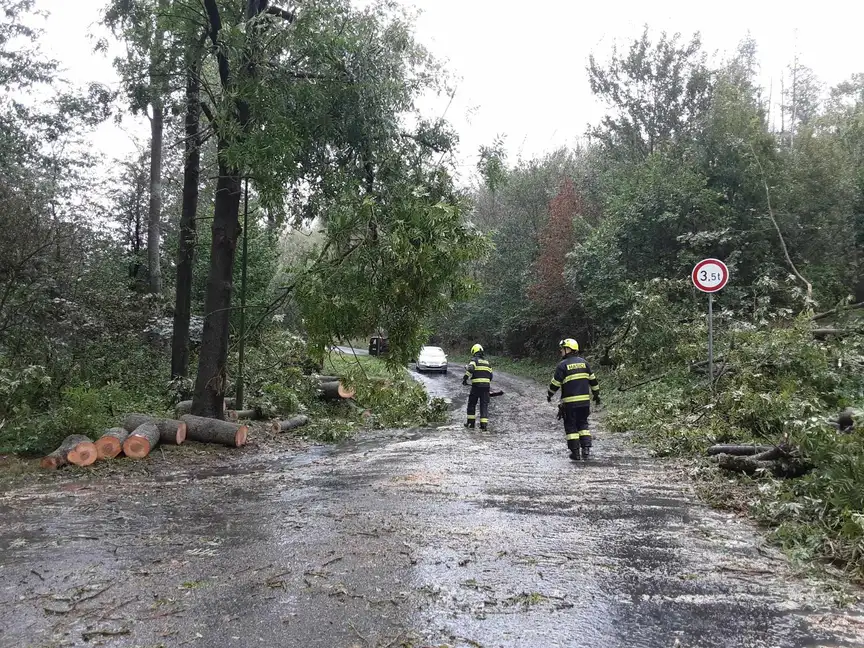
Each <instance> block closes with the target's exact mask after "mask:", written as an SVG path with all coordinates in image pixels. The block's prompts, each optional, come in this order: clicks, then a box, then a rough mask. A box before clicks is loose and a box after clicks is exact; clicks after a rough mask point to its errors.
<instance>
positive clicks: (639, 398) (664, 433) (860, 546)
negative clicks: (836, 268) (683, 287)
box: [606, 296, 864, 578]
mask: <svg viewBox="0 0 864 648" xmlns="http://www.w3.org/2000/svg"><path fill="white" fill-rule="evenodd" d="M645 303H648V304H650V303H655V304H658V305H660V308H659V310H658V309H656V308H652V309H651V311H652V312H653V314H652V316H651V317H652V320H653V329H652V330H650V331H647V332H646V334H642V333H641V332H640V333H638V334H636V335H631V336H630V337H629V338H628V339H627V340H626V341H625V342H624V344H623V348H621V349H619V351H618V356H619V358H621V359H623V360H624V361H623V362H622V363H621V365H620V366H619V368H618V370H617V371H616V374H615V376H614V381H615V382H617V383H618V384H620V385H622V386H623V388H624V389H625V391H623V392H621V391H612V392H610V394H609V395H610V398H609V402H610V405H611V411H610V413H609V414H608V416H607V417H606V424H607V426H608V427H609V429H611V430H612V431H625V430H627V431H633V432H634V435H635V438H636V439H638V440H640V441H642V442H645V443H647V444H648V445H649V446H650V448H651V450H652V452H653V453H655V454H658V455H687V454H699V455H701V454H703V453H704V451H705V448H706V447H707V446H709V445H711V444H714V443H749V442H758V443H767V444H773V443H780V442H782V441H784V440H785V441H787V442H788V443H789V444H791V445H792V446H793V447H795V448H798V449H799V451H800V452H801V454H802V455H803V457H804V459H805V460H806V461H807V462H809V463H810V464H812V465H813V466H814V468H813V470H812V471H811V472H809V473H808V474H806V475H804V476H803V477H799V478H794V479H786V480H782V479H775V478H773V477H771V476H769V475H758V476H756V477H754V478H752V479H751V478H746V477H742V478H741V483H742V484H745V485H746V484H752V485H754V486H758V488H754V489H753V490H752V493H751V497H750V509H751V512H752V513H753V514H754V515H755V516H756V517H757V519H759V520H760V521H762V522H764V523H766V524H769V525H770V526H771V527H772V534H773V536H774V537H775V538H776V540H777V541H778V542H779V543H780V544H782V545H783V546H784V547H785V548H786V549H787V550H788V551H789V552H790V553H791V554H792V555H793V556H795V557H799V558H802V559H807V560H812V559H813V558H815V557H822V558H826V559H829V560H831V561H833V562H835V563H837V564H842V565H846V566H847V567H848V568H849V570H850V571H851V572H853V573H854V574H856V575H857V576H859V577H862V578H864V517H862V514H861V511H862V510H864V431H862V428H861V427H859V428H858V431H856V432H855V433H854V434H842V433H840V432H838V431H837V430H836V429H835V428H834V427H831V426H830V425H828V421H829V419H830V418H832V417H836V415H837V414H838V413H839V411H840V410H842V409H843V408H845V407H849V406H852V407H860V406H861V404H862V403H864V340H862V339H861V337H860V336H857V335H853V336H849V337H845V338H837V337H829V338H828V339H826V340H818V339H814V336H813V333H812V327H813V325H812V323H811V321H810V319H809V318H808V317H806V316H804V317H801V318H799V319H797V320H789V319H783V316H784V315H785V313H780V312H777V313H775V316H774V317H762V318H760V319H759V320H757V323H756V324H753V323H750V322H747V321H742V320H738V319H735V318H733V317H732V316H730V315H721V318H720V321H721V322H722V326H721V327H720V328H719V331H718V350H717V355H718V358H719V360H718V363H717V366H718V369H719V371H720V374H721V375H719V377H718V378H717V379H716V382H715V388H714V394H713V395H712V394H711V392H710V390H709V386H708V380H707V375H706V374H707V372H702V373H699V372H696V371H693V367H691V365H692V364H694V363H697V362H699V361H701V360H702V359H703V355H704V338H703V337H702V336H704V335H705V330H704V326H702V327H700V326H692V325H686V324H680V323H679V322H678V321H677V320H676V319H675V318H676V317H679V316H680V315H681V312H680V310H679V311H678V313H677V314H676V315H674V316H672V315H671V314H669V315H666V316H664V314H663V311H664V307H663V298H662V297H657V296H654V297H652V298H651V299H649V300H646V302H645ZM671 312H674V311H670V313H671ZM634 328H638V329H639V330H640V331H641V330H642V329H643V328H644V327H642V326H638V327H634ZM676 331H677V334H676ZM676 335H678V336H680V339H681V340H682V343H681V344H680V345H679V346H678V347H677V348H676V349H675V350H674V352H671V353H669V354H668V355H664V354H657V353H651V352H650V351H649V349H648V348H646V346H652V347H653V346H654V345H656V344H657V340H663V339H667V338H669V339H674V337H675V336H676ZM699 338H702V340H703V341H702V344H701V345H700V344H699V343H698V342H699ZM647 340H651V341H652V342H650V343H648V342H646V341H647ZM667 346H668V345H667ZM700 346H701V348H700ZM682 349H683V351H682ZM640 351H643V352H644V353H645V354H646V355H647V356H650V362H648V363H646V362H645V361H644V360H640V359H639V353H640ZM649 367H650V368H651V371H650V373H649V372H648V371H647V369H648V368H649ZM702 369H704V365H703V366H702ZM651 378H657V380H654V381H652V382H648V383H646V384H644V385H642V386H639V387H635V388H632V389H631V388H630V386H633V385H637V384H638V383H639V382H642V381H646V380H649V379H651ZM858 424H859V425H862V424H864V420H859V421H858Z"/></svg>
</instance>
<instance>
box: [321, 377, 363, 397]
mask: <svg viewBox="0 0 864 648" xmlns="http://www.w3.org/2000/svg"><path fill="white" fill-rule="evenodd" d="M320 389H321V394H322V398H324V399H325V400H341V399H345V398H354V395H355V394H356V393H357V392H356V390H355V389H354V388H353V387H347V386H345V385H343V384H342V382H340V381H334V382H326V383H321V387H320Z"/></svg>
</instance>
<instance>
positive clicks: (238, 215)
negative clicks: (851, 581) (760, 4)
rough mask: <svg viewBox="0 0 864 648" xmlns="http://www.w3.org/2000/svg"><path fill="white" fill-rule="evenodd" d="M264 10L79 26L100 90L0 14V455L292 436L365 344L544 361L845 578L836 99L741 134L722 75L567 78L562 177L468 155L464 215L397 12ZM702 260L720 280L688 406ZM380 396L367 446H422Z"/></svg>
mask: <svg viewBox="0 0 864 648" xmlns="http://www.w3.org/2000/svg"><path fill="white" fill-rule="evenodd" d="M279 4H280V3H275V4H271V3H269V2H267V0H249V1H248V2H230V1H228V0H203V2H188V1H183V0H110V1H109V2H107V3H106V6H105V10H104V12H103V14H102V27H103V28H104V30H105V31H106V34H110V35H111V36H110V38H112V39H114V40H115V41H117V42H121V43H122V44H123V51H124V52H125V54H124V55H123V56H121V57H119V58H117V60H116V61H115V66H116V69H117V72H118V74H119V76H120V78H121V79H122V87H121V88H120V90H119V91H114V90H109V89H108V88H107V87H106V86H102V85H99V84H93V85H90V86H88V87H83V88H82V87H73V86H71V85H70V84H68V83H67V82H65V81H64V80H63V75H62V72H61V66H60V64H59V63H58V62H57V61H53V60H51V59H49V58H47V57H46V56H44V55H43V54H42V53H41V52H40V46H39V44H40V35H41V34H40V31H39V13H38V10H39V7H38V2H35V3H34V0H0V10H2V12H3V15H4V17H5V19H4V20H3V21H2V22H0V87H2V94H0V204H2V207H3V209H2V210H0V231H2V232H3V236H2V237H0V452H19V453H42V452H45V451H47V450H49V449H51V448H53V447H54V446H56V444H57V442H58V441H59V440H60V439H62V438H63V437H64V436H66V434H69V433H74V432H81V433H84V434H87V433H88V430H90V431H92V430H93V429H97V428H99V427H106V426H109V425H110V424H111V420H112V419H113V418H116V416H118V415H119V414H122V413H124V412H130V411H148V412H156V411H164V410H166V409H167V408H168V407H170V406H172V405H173V404H174V403H176V402H177V401H180V400H183V399H187V398H189V399H191V400H192V409H191V411H192V413H193V414H196V415H201V416H207V417H220V416H221V415H222V409H223V403H224V398H225V397H226V396H233V397H235V398H236V399H237V400H239V401H240V403H241V405H242V404H243V403H251V404H252V405H254V406H256V407H262V408H266V407H271V408H275V409H278V410H280V411H282V412H289V411H297V409H298V407H300V403H301V401H304V400H306V401H308V400H310V397H309V392H308V388H309V385H308V384H306V383H305V382H304V380H305V379H304V376H305V375H306V374H307V373H308V371H305V370H304V369H305V368H306V367H308V366H311V367H317V368H318V370H320V369H321V367H322V363H323V360H324V358H325V356H326V355H327V352H328V349H329V348H330V347H331V345H333V344H337V343H342V342H347V341H350V340H354V339H362V338H365V337H367V336H368V335H370V334H371V333H373V332H375V331H386V332H387V334H388V336H389V341H390V354H389V356H388V360H387V362H388V363H389V365H390V366H391V368H393V369H396V368H398V367H401V366H404V365H405V364H406V363H407V362H408V361H409V360H410V359H411V358H412V357H413V355H414V354H415V353H416V351H417V349H418V348H419V346H420V345H421V344H423V343H424V342H426V341H427V340H428V339H429V337H430V336H432V337H433V339H437V340H440V341H442V343H444V344H445V345H446V346H449V347H451V348H453V349H459V350H464V349H465V348H466V346H468V345H469V344H470V343H473V342H477V341H481V342H482V343H483V344H484V345H485V346H486V348H487V349H488V350H489V351H490V352H492V353H493V354H496V355H499V356H505V357H509V358H511V359H512V358H516V359H525V360H530V359H534V360H541V361H544V362H547V361H551V360H552V359H553V358H554V357H555V355H554V354H555V351H556V344H557V341H558V340H559V339H561V338H562V337H575V338H577V339H578V340H579V342H580V344H581V345H582V346H583V347H584V350H585V352H586V354H587V355H588V356H589V358H590V359H591V360H592V362H593V363H594V365H595V367H596V371H597V373H598V377H599V378H600V380H601V384H604V383H605V387H604V389H605V390H606V393H608V394H609V399H608V402H609V411H608V413H607V416H606V424H607V426H608V427H609V429H611V430H613V431H621V432H624V431H633V432H634V433H635V436H636V438H637V439H639V440H642V441H645V442H647V443H649V444H650V445H651V446H652V447H653V448H654V450H655V451H656V452H657V453H659V454H664V455H686V454H693V453H697V454H702V453H704V451H705V450H706V448H707V447H708V446H710V445H711V444H716V443H746V442H753V441H756V442H758V443H760V444H767V445H770V446H775V447H776V448H777V449H778V451H779V453H780V455H781V456H779V460H778V457H777V456H774V457H773V461H765V462H764V464H759V465H755V466H754V465H750V464H748V465H743V467H742V470H740V471H738V472H744V473H747V476H746V477H744V478H743V479H745V480H753V481H754V482H758V483H759V485H760V488H759V489H752V490H749V491H745V492H746V493H747V494H746V495H745V501H743V502H738V504H739V505H740V506H742V507H744V508H747V509H748V510H749V511H750V512H752V513H755V514H756V515H758V516H759V517H760V518H761V519H762V520H764V521H766V522H768V523H771V524H773V525H774V526H775V527H776V533H777V537H778V538H779V539H780V540H781V541H782V542H784V543H786V544H787V546H788V547H790V548H792V547H794V548H795V549H796V550H800V551H801V552H802V555H807V556H810V555H821V556H827V557H828V558H830V559H831V560H833V561H835V562H836V563H838V564H842V565H846V566H850V567H851V568H852V569H857V570H859V573H860V570H861V569H862V568H864V516H862V514H861V511H862V510H864V449H862V443H861V436H860V434H861V433H860V429H861V426H860V425H859V427H858V428H857V431H854V428H853V431H852V432H849V431H848V429H847V428H848V427H849V426H847V425H845V424H843V423H842V422H841V423H838V422H837V421H836V417H837V415H838V413H840V412H841V411H843V410H844V409H845V408H851V412H852V416H853V417H854V416H858V410H857V409H856V408H857V407H860V406H861V404H862V401H864V343H862V341H861V333H862V323H861V320H860V319H858V318H857V315H858V314H859V313H860V312H861V310H860V306H861V304H862V302H864V272H862V270H864V74H862V75H855V76H854V77H852V78H851V79H849V80H848V81H846V82H844V83H842V84H840V85H838V86H836V87H833V88H826V87H824V86H823V85H822V84H821V83H820V81H819V79H818V78H817V77H816V75H815V74H814V72H813V71H812V70H810V69H808V68H807V67H806V66H805V65H804V64H803V63H802V62H801V61H798V60H795V61H793V62H791V63H790V65H789V67H788V69H787V70H786V71H785V74H784V83H783V85H782V88H781V89H780V90H779V91H778V90H777V88H774V90H773V92H775V93H777V92H779V96H780V101H779V106H780V108H779V110H776V109H775V110H774V112H772V107H773V106H775V105H778V101H777V99H776V97H773V96H771V94H770V93H768V92H766V90H765V88H763V87H761V86H760V84H759V82H758V78H757V77H758V75H757V49H756V48H757V44H756V43H754V42H751V41H745V42H743V43H742V44H741V45H740V47H739V48H738V50H737V53H736V54H735V55H734V56H732V57H731V58H729V59H728V60H725V61H721V62H716V61H712V60H710V59H709V57H708V55H707V53H706V52H705V50H704V49H703V47H702V45H701V43H700V40H699V38H698V37H693V38H690V39H686V38H682V37H680V36H670V35H667V34H661V33H656V32H652V31H651V30H649V29H646V31H645V33H644V35H643V36H642V37H641V38H640V39H637V40H636V41H635V42H633V43H630V44H627V45H626V46H624V47H621V48H619V49H617V50H616V51H615V52H614V53H613V54H612V55H611V56H610V57H608V58H604V59H600V58H597V59H595V58H593V57H592V58H591V59H590V60H589V61H587V62H585V63H586V64H587V66H588V72H589V79H590V89H591V91H592V92H593V93H594V94H595V95H596V96H597V97H598V98H599V99H601V100H602V101H604V102H605V103H606V104H607V106H608V110H607V113H606V116H605V117H604V118H603V120H602V121H601V122H600V123H598V124H595V125H593V126H591V127H590V129H589V130H588V132H587V134H586V138H585V141H584V145H583V146H581V147H580V148H578V149H575V150H558V151H555V152H552V153H550V154H548V155H546V156H545V157H542V158H539V159H533V160H518V161H516V162H512V161H511V160H508V158H507V155H506V146H505V143H506V142H505V140H504V139H500V140H498V141H495V142H492V143H490V145H489V146H485V147H483V148H482V149H481V150H480V151H479V161H478V162H477V178H478V181H477V183H476V186H475V187H473V188H465V187H461V186H459V184H458V183H457V182H456V180H455V178H456V174H455V168H456V163H457V162H456V158H455V155H456V146H457V142H458V137H457V134H456V133H455V132H454V131H453V129H452V128H451V127H450V126H449V125H448V124H447V122H446V121H444V120H443V119H434V120H430V119H428V118H427V117H426V116H425V115H423V114H421V113H420V111H419V110H418V108H417V103H418V98H419V97H421V96H422V95H423V94H424V93H429V92H442V93H447V92H449V91H450V89H449V86H448V84H449V81H450V79H449V77H448V75H447V72H446V70H445V69H444V68H443V67H442V65H441V64H440V62H439V61H437V60H435V58H434V57H433V56H432V55H431V54H430V53H429V52H428V51H426V50H425V49H424V48H423V47H422V46H421V45H420V44H419V43H417V42H416V41H415V39H414V36H413V27H412V22H411V19H410V16H409V15H408V14H407V13H405V12H403V11H401V10H399V9H397V8H395V7H394V6H393V4H392V3H389V2H378V3H371V4H369V5H368V6H366V7H365V8H362V9H361V8H357V7H356V6H354V4H352V3H351V2H350V1H349V0H308V1H304V2H303V3H302V5H298V7H296V8H295V7H289V6H286V5H284V4H283V5H281V6H277V5H279ZM107 47H108V41H105V42H102V43H99V44H98V45H97V49H103V50H104V49H106V48H107ZM579 63H580V64H581V62H579ZM121 114H131V115H138V116H145V117H146V119H147V122H148V123H149V126H150V137H149V139H148V141H147V142H146V145H142V147H141V150H140V151H138V152H137V154H136V155H134V156H132V157H130V158H129V159H124V160H114V161H109V162H110V164H108V165H106V164H105V160H100V159H98V157H96V156H95V155H94V154H93V153H92V152H91V151H90V150H89V148H88V146H87V141H88V134H89V133H90V132H92V129H93V128H94V127H95V126H97V125H98V124H100V123H102V122H104V121H105V120H110V119H116V118H117V117H118V115H121ZM105 168H109V169H110V170H111V171H110V172H109V173H103V172H102V170H104V169H105ZM705 257H716V258H719V259H722V260H724V261H725V262H726V263H727V264H728V266H729V268H730V271H731V281H730V283H729V285H728V287H726V288H725V289H724V290H723V291H722V292H721V293H720V294H719V295H718V296H717V299H716V303H715V324H714V326H715V331H716V340H715V341H716V355H717V364H716V373H715V375H712V376H708V375H707V371H706V368H705V365H704V363H703V362H702V361H703V360H704V358H705V353H706V336H707V325H706V317H705V308H706V299H705V296H704V295H702V294H701V293H698V292H697V291H695V289H694V288H693V286H692V284H691V282H690V271H691V269H692V267H693V265H694V264H695V263H696V262H697V261H699V260H700V259H702V258H705ZM409 382H410V380H409ZM388 384H389V387H388V389H390V391H389V392H387V393H378V394H377V395H376V398H377V399H378V402H379V403H381V404H382V408H385V407H386V406H385V405H384V403H385V402H388V399H389V401H392V402H393V403H395V405H393V408H394V410H393V415H392V417H391V419H392V421H397V420H407V419H411V418H412V417H414V418H415V419H417V420H424V419H428V418H429V417H430V416H433V412H431V411H430V410H429V408H428V405H427V404H426V398H425V394H424V393H423V390H422V389H420V388H419V387H418V386H416V385H414V386H412V387H410V388H409V387H407V386H406V383H405V382H404V381H403V382H401V383H400V382H396V383H388ZM613 386H614V387H613ZM541 395H542V394H541V393H540V391H538V397H540V396H541ZM832 418H833V419H834V422H833V424H832ZM385 419H386V417H385ZM385 423H386V420H385ZM744 463H746V462H744ZM700 474H701V473H700ZM736 474H737V473H736ZM718 475H721V476H718ZM702 476H703V478H704V479H705V480H718V483H720V484H721V487H722V485H723V484H727V482H726V480H728V479H729V474H728V473H722V472H717V471H711V472H710V473H708V472H706V473H704V474H702ZM736 479H737V478H736ZM736 483H737V482H736ZM730 488H731V487H730ZM709 490H710V489H709ZM714 490H715V492H716V490H717V489H716V484H715V488H714Z"/></svg>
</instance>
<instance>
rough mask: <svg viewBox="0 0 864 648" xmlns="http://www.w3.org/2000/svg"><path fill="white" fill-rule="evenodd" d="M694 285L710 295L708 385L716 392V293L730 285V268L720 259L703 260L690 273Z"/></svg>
mask: <svg viewBox="0 0 864 648" xmlns="http://www.w3.org/2000/svg"><path fill="white" fill-rule="evenodd" d="M690 278H691V279H692V280H693V285H694V286H696V288H698V289H699V290H701V291H702V292H704V293H708V384H709V385H710V386H711V391H712V392H713V391H714V293H715V292H718V291H719V290H721V289H722V288H723V287H724V286H725V285H726V284H727V283H729V268H727V267H726V264H725V263H723V262H722V261H720V260H719V259H703V260H702V261H700V262H699V263H697V264H696V266H695V267H694V268H693V272H691V273H690Z"/></svg>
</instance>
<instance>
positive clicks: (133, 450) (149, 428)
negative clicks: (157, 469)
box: [123, 422, 160, 459]
mask: <svg viewBox="0 0 864 648" xmlns="http://www.w3.org/2000/svg"><path fill="white" fill-rule="evenodd" d="M159 438H160V434H159V428H158V427H157V426H156V424H155V423H152V422H147V423H142V424H141V425H139V426H138V427H137V428H135V430H134V431H133V432H132V433H131V434H129V436H128V437H127V438H126V440H125V441H124V442H123V453H124V454H125V455H126V456H127V457H130V458H132V459H143V458H144V457H146V456H147V455H148V454H150V452H152V450H153V448H155V447H156V446H157V445H159Z"/></svg>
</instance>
